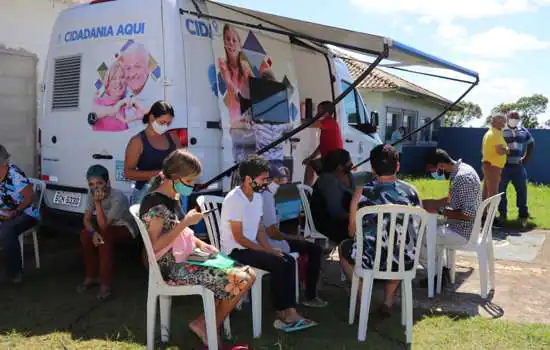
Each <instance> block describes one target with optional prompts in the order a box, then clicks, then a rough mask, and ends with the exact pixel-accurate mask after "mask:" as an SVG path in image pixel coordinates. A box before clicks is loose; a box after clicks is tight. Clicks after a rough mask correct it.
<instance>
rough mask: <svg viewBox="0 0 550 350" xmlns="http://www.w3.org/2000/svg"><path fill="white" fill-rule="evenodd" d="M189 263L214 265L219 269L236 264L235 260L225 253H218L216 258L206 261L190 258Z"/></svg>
mask: <svg viewBox="0 0 550 350" xmlns="http://www.w3.org/2000/svg"><path fill="white" fill-rule="evenodd" d="M187 263H188V264H190V265H198V266H206V267H214V268H217V269H228V268H230V267H233V264H235V260H233V259H231V258H230V257H227V256H225V255H223V254H222V253H218V254H217V255H216V257H215V258H214V259H208V260H206V261H191V260H188V261H187Z"/></svg>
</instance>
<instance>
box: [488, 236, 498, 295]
mask: <svg viewBox="0 0 550 350" xmlns="http://www.w3.org/2000/svg"><path fill="white" fill-rule="evenodd" d="M487 257H488V259H487V260H488V264H489V290H495V289H496V288H495V250H494V247H493V239H492V238H491V237H489V242H488V244H487Z"/></svg>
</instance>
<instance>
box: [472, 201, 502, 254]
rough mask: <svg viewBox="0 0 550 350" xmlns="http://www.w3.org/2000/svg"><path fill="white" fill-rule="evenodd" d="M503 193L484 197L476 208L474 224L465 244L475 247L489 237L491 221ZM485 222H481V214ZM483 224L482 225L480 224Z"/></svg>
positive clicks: (491, 229) (491, 227) (491, 228)
mask: <svg viewBox="0 0 550 350" xmlns="http://www.w3.org/2000/svg"><path fill="white" fill-rule="evenodd" d="M503 194H504V193H499V194H496V195H494V196H492V197H489V198H487V199H485V200H484V201H483V202H482V203H481V205H480V206H479V208H478V209H477V213H476V218H475V220H474V226H473V227H472V233H471V234H470V239H469V240H468V244H467V246H469V247H475V246H476V245H479V244H483V243H485V241H486V240H487V238H488V237H489V233H491V232H492V231H493V221H494V220H495V215H496V212H497V208H498V205H499V203H500V200H501V198H502V195H503ZM485 213H487V215H486V217H485V222H484V223H483V216H484V214H485ZM482 224H483V226H482Z"/></svg>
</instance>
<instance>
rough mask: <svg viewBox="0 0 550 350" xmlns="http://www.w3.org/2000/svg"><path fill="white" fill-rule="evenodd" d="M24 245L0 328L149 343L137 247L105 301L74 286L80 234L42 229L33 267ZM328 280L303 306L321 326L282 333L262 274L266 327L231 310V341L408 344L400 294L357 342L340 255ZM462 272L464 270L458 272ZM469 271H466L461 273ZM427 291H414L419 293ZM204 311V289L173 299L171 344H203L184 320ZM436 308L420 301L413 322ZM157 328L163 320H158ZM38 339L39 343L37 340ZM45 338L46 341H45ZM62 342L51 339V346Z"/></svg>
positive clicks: (121, 264)
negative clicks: (37, 265)
mask: <svg viewBox="0 0 550 350" xmlns="http://www.w3.org/2000/svg"><path fill="white" fill-rule="evenodd" d="M29 248H30V247H28V248H27V249H26V252H28V253H29V254H27V259H26V263H27V264H26V266H27V267H28V268H27V271H26V272H27V273H26V276H25V282H24V283H23V285H21V286H18V287H15V286H11V285H8V284H7V283H6V282H2V286H1V288H0V332H1V333H2V334H6V333H10V332H12V331H16V332H17V333H19V334H24V335H26V336H38V335H47V334H51V333H53V332H69V333H70V334H71V336H72V338H73V339H76V340H88V339H102V340H106V339H108V340H116V341H122V342H128V343H137V344H142V345H143V346H145V343H146V298H147V273H146V271H145V270H144V269H143V267H142V265H141V264H140V254H139V249H136V248H133V247H123V249H119V250H117V251H116V253H117V255H116V263H117V266H116V269H115V281H114V286H113V290H114V295H113V296H114V297H113V298H112V299H111V300H109V301H107V302H103V303H100V302H98V301H97V300H96V299H95V294H94V292H93V291H91V292H89V293H84V294H78V293H77V292H76V286H77V285H78V284H79V283H80V282H81V281H82V278H83V275H82V260H81V256H80V250H79V242H78V236H77V235H74V236H57V237H41V241H40V249H41V257H42V266H43V267H42V269H40V270H35V269H33V268H32V266H33V262H34V261H33V260H32V255H31V254H32V249H29ZM326 265H327V266H326V271H325V278H324V279H325V280H327V281H332V282H335V283H333V284H326V285H324V286H323V288H322V290H321V295H322V297H323V298H325V299H326V300H327V301H328V302H329V306H328V307H327V308H323V309H307V308H303V307H299V311H300V312H301V313H303V314H304V315H305V316H307V317H309V318H311V319H313V320H316V321H318V322H319V326H318V327H316V328H313V329H310V330H306V331H303V332H297V333H294V334H283V333H281V332H279V331H276V330H275V329H274V328H273V326H272V321H273V317H274V313H273V311H272V309H271V304H270V302H269V301H270V298H269V294H270V293H269V282H268V281H264V291H265V293H264V310H263V333H262V337H261V339H258V340H253V339H252V322H251V321H252V317H251V310H250V305H245V306H244V308H243V310H242V311H239V312H234V313H233V314H232V316H231V321H232V322H231V324H232V333H233V336H234V341H235V342H238V343H249V344H251V345H252V346H253V347H254V349H306V348H307V349H309V348H311V349H342V350H344V349H346V350H349V349H364V348H367V349H368V348H373V349H405V348H406V345H405V335H404V327H403V326H402V325H401V322H400V303H399V301H397V302H396V307H395V310H394V316H393V317H391V318H389V319H386V320H381V319H379V318H378V317H377V316H376V315H372V316H371V317H370V320H369V329H368V333H367V342H366V343H365V344H361V343H358V342H357V330H358V323H357V322H356V323H355V324H353V325H348V322H347V317H348V305H349V304H348V303H349V295H348V294H347V292H346V290H345V288H342V284H341V283H340V284H339V283H338V282H339V281H340V270H339V268H338V265H337V263H336V262H327V264H326ZM461 278H463V277H462V275H461V274H460V273H459V276H458V278H457V280H460V279H461ZM464 278H467V277H466V276H464ZM381 286H382V284H380V283H377V286H375V292H374V294H373V302H372V304H371V309H374V308H375V307H376V306H377V305H378V303H379V302H380V301H381V295H382V293H383V288H382V287H381ZM420 293H425V291H423V290H421V291H415V296H416V295H418V294H420ZM200 312H202V301H201V299H200V297H194V296H190V297H181V298H174V299H173V306H172V327H171V328H172V339H171V344H172V345H171V346H169V347H168V348H170V349H185V350H188V349H193V348H197V349H198V348H201V347H200V344H199V341H198V339H196V337H195V336H194V335H192V334H191V333H190V332H189V331H188V328H187V324H188V322H189V321H190V320H192V319H193V318H195V317H196V316H197V315H198V314H199V313H200ZM426 315H428V316H429V315H432V313H431V312H426V311H421V310H420V309H415V315H414V318H415V322H416V321H417V320H420V319H422V318H423V317H424V316H426ZM157 336H158V320H157ZM37 346H39V344H37ZM44 346H45V345H43V344H42V348H44ZM50 346H54V347H60V348H63V344H53V345H52V344H48V346H46V347H48V348H49V347H50Z"/></svg>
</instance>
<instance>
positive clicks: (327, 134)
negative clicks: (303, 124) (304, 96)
mask: <svg viewBox="0 0 550 350" xmlns="http://www.w3.org/2000/svg"><path fill="white" fill-rule="evenodd" d="M331 110H332V103H331V102H330V101H323V102H321V103H319V105H318V106H317V113H321V112H324V114H323V116H322V117H321V118H320V119H319V120H318V121H316V122H315V123H313V124H312V125H311V127H313V128H319V129H321V136H320V137H319V146H317V148H316V149H315V151H313V153H312V154H311V155H310V156H309V157H307V158H306V159H304V161H303V163H302V164H304V165H305V166H306V173H305V176H304V184H305V185H308V186H311V185H312V184H313V181H314V180H315V173H317V174H318V173H319V172H320V171H321V170H322V168H323V162H322V160H323V158H324V157H326V155H327V154H329V153H330V151H333V150H335V149H342V148H344V142H343V141H342V134H341V132H340V125H338V121H336V119H334V118H333V116H332V113H331V112H330V111H331ZM319 156H320V157H319Z"/></svg>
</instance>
